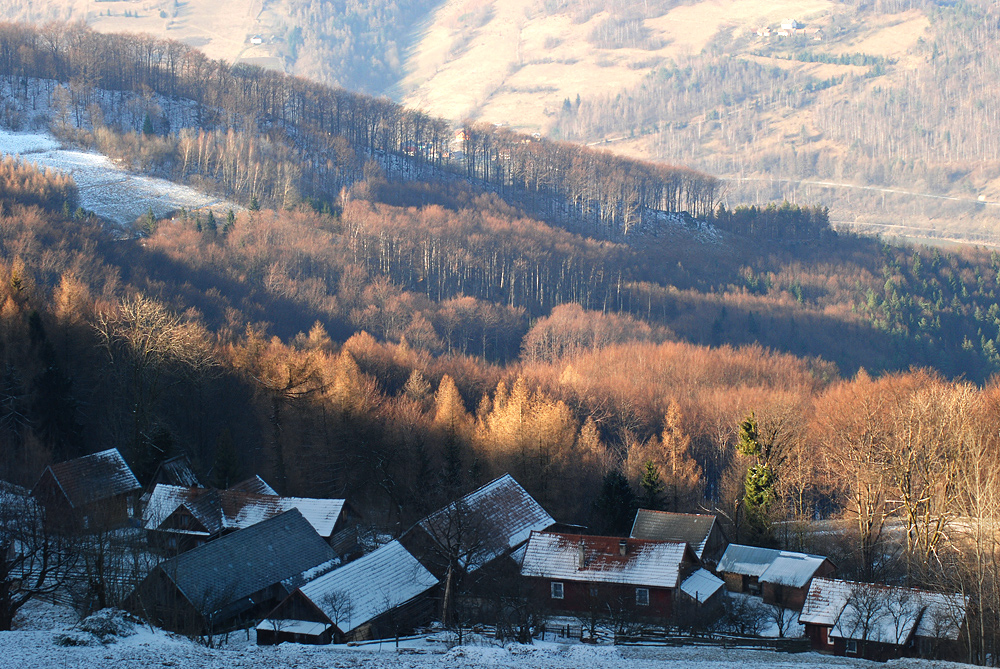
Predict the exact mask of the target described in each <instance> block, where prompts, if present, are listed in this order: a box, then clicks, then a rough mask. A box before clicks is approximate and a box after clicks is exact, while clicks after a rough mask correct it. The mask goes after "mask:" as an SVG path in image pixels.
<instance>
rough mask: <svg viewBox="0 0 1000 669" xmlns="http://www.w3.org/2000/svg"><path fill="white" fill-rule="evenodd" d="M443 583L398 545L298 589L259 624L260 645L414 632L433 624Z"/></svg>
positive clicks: (323, 575) (381, 550) (381, 636)
mask: <svg viewBox="0 0 1000 669" xmlns="http://www.w3.org/2000/svg"><path fill="white" fill-rule="evenodd" d="M437 583H438V580H437V579H436V578H435V577H434V575H433V574H431V573H430V572H429V571H427V570H426V569H425V568H424V567H423V565H421V564H420V563H419V562H418V561H417V559H416V558H414V557H413V556H412V555H410V553H409V552H407V550H406V549H405V548H404V547H403V545H402V544H400V543H399V542H398V541H393V542H391V543H388V544H386V545H385V546H382V547H381V548H379V549H377V550H375V551H373V552H371V553H369V554H368V555H365V556H364V557H362V558H359V559H357V560H355V561H354V562H351V563H349V564H347V565H345V566H343V567H339V568H337V569H334V570H333V571H329V572H327V573H325V574H322V575H321V576H319V577H317V578H314V579H312V580H310V581H309V582H308V583H305V584H304V585H302V586H301V587H299V588H298V589H296V590H294V591H293V592H292V593H291V594H290V595H289V596H288V597H287V598H285V600H284V601H282V602H281V603H280V604H279V605H278V606H277V607H276V608H275V609H274V610H273V611H271V612H270V613H269V614H268V615H267V617H266V618H265V619H264V620H263V621H262V622H261V623H260V624H259V625H258V626H257V643H258V644H260V645H270V644H277V643H281V642H283V641H293V642H298V643H312V644H327V643H331V642H336V643H342V642H344V641H360V640H364V639H378V638H385V637H390V636H396V635H400V634H404V633H409V632H410V631H412V630H413V629H414V628H415V627H416V626H418V625H423V624H426V623H428V622H430V620H431V618H432V617H433V615H434V604H433V602H432V601H431V599H430V598H429V597H428V592H429V591H430V590H431V588H433V587H434V586H435V585H437Z"/></svg>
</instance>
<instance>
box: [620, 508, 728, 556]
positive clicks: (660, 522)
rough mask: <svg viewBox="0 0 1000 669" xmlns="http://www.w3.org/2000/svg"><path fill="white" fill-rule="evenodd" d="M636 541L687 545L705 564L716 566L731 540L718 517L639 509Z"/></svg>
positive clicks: (634, 526) (633, 533) (633, 531)
mask: <svg viewBox="0 0 1000 669" xmlns="http://www.w3.org/2000/svg"><path fill="white" fill-rule="evenodd" d="M631 536H632V538H634V539H649V540H651V541H683V542H685V543H687V544H689V545H690V546H691V550H693V551H694V553H695V555H697V556H698V559H699V560H701V561H702V562H704V563H706V564H709V565H713V566H714V565H715V564H717V563H718V562H719V558H721V557H722V554H723V553H724V552H725V551H726V546H728V545H729V540H728V539H727V538H726V533H725V532H724V531H723V530H722V527H721V525H720V524H719V522H718V520H717V519H716V517H715V516H714V515H712V514H701V513H671V512H668V511H653V510H651V509H639V510H638V511H636V514H635V522H633V523H632V533H631Z"/></svg>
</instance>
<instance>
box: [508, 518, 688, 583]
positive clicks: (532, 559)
mask: <svg viewBox="0 0 1000 669" xmlns="http://www.w3.org/2000/svg"><path fill="white" fill-rule="evenodd" d="M622 541H625V542H626V551H625V555H621V553H620V551H619V546H620V542H622ZM581 544H582V546H583V551H584V567H583V568H582V569H581V568H580V546H581ZM688 550H690V549H689V548H688V545H687V544H686V543H676V542H666V541H646V540H643V539H619V538H618V537H593V536H582V535H579V534H562V533H555V532H534V533H532V535H531V538H530V539H529V540H528V548H527V550H526V551H525V553H524V562H523V564H522V566H521V574H522V575H524V576H536V577H541V578H551V579H561V580H566V581H586V582H602V583H621V584H623V585H645V586H653V587H658V588H674V587H676V586H677V583H678V580H679V579H680V575H681V568H682V565H683V563H684V556H685V552H686V551H688Z"/></svg>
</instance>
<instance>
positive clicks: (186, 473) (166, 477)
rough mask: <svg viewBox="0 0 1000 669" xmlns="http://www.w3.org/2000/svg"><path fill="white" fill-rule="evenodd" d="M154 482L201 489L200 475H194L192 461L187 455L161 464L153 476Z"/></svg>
mask: <svg viewBox="0 0 1000 669" xmlns="http://www.w3.org/2000/svg"><path fill="white" fill-rule="evenodd" d="M153 482H154V483H169V484H170V485H179V486H184V487H186V488H199V487H201V483H200V482H199V481H198V475H197V474H195V473H194V469H193V468H192V467H191V461H190V460H189V459H188V457H187V456H186V455H177V456H174V457H172V458H169V459H167V460H164V461H163V462H161V463H160V464H159V465H158V466H157V467H156V472H155V473H154V474H153Z"/></svg>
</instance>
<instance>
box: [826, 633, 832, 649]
mask: <svg viewBox="0 0 1000 669" xmlns="http://www.w3.org/2000/svg"><path fill="white" fill-rule="evenodd" d="M832 631H833V630H827V631H826V645H827V646H832V645H833V637H832V636H830V632H832Z"/></svg>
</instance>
